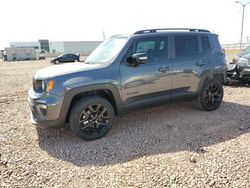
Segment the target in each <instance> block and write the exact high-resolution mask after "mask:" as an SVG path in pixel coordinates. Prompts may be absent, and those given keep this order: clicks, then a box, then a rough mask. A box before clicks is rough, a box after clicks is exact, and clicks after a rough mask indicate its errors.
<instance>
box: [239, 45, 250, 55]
mask: <svg viewBox="0 0 250 188" xmlns="http://www.w3.org/2000/svg"><path fill="white" fill-rule="evenodd" d="M249 53H250V46H248V47H247V48H245V49H244V50H243V51H242V52H241V53H240V54H239V56H243V55H246V54H249Z"/></svg>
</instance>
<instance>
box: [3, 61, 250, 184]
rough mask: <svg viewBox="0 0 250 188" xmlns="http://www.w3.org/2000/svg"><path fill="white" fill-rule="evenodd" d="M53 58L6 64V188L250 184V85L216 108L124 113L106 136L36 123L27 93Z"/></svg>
mask: <svg viewBox="0 0 250 188" xmlns="http://www.w3.org/2000/svg"><path fill="white" fill-rule="evenodd" d="M46 66H49V63H48V62H47V61H36V62H31V61H30V62H16V63H5V62H4V63H3V62H0V88H1V89H0V187H163V186H166V187H233V188H235V187H250V118H249V117H250V100H249V99H250V87H248V86H243V85H241V86H240V85H234V86H227V87H225V97H224V102H223V104H222V105H221V107H220V108H219V109H218V110H216V111H213V112H202V111H198V110H196V109H195V108H194V107H193V106H192V104H191V103H182V104H171V105H166V106H161V107H156V108H152V109H146V110H141V111H136V112H132V113H129V114H126V115H123V116H120V117H119V118H117V119H116V121H115V126H114V128H113V129H112V131H111V132H110V133H109V134H108V135H107V136H106V137H104V138H102V139H99V140H96V141H92V142H86V141H83V140H81V139H80V138H78V137H76V136H75V135H73V133H72V132H71V131H70V130H66V129H62V130H41V129H37V128H36V127H34V126H33V125H31V123H30V119H29V118H30V117H29V109H28V104H27V91H28V89H29V88H30V87H31V81H32V75H33V74H34V73H35V71H37V70H38V69H40V68H42V67H46Z"/></svg>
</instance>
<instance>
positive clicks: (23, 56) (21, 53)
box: [5, 47, 36, 61]
mask: <svg viewBox="0 0 250 188" xmlns="http://www.w3.org/2000/svg"><path fill="white" fill-rule="evenodd" d="M5 52H6V59H7V61H25V60H35V59H36V52H35V49H34V48H19V47H10V48H5Z"/></svg>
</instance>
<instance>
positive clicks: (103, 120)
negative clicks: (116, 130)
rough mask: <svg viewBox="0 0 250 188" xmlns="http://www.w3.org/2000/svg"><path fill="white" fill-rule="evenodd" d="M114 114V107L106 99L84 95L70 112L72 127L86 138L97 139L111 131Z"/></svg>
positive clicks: (80, 135) (76, 132)
mask: <svg viewBox="0 0 250 188" xmlns="http://www.w3.org/2000/svg"><path fill="white" fill-rule="evenodd" d="M114 116H115V113H114V109H113V107H112V105H111V104H110V103H109V102H108V101H107V100H106V99H104V98H102V97H99V96H88V97H84V98H83V99H81V100H80V101H78V102H77V103H76V104H75V105H74V106H73V109H72V110H71V112H70V117H69V122H70V128H71V130H72V131H73V132H74V133H75V134H76V135H78V136H79V137H81V138H82V139H84V140H95V139H98V138H101V137H103V136H104V135H106V134H107V133H108V132H109V130H110V129H111V127H112V124H113V120H114Z"/></svg>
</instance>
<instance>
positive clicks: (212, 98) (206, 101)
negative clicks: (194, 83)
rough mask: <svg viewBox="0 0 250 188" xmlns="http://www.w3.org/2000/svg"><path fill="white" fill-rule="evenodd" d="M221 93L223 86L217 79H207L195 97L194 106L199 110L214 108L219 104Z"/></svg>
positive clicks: (221, 97) (222, 92)
mask: <svg viewBox="0 0 250 188" xmlns="http://www.w3.org/2000/svg"><path fill="white" fill-rule="evenodd" d="M223 94H224V91H223V86H222V84H221V82H220V81H219V80H216V79H213V80H208V81H206V82H205V83H204V85H203V88H202V90H201V92H200V94H199V96H198V97H197V99H196V106H197V107H198V108H199V109H201V110H206V111H212V110H215V109H217V108H218V107H219V106H220V104H221V102H222V99H223Z"/></svg>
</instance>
